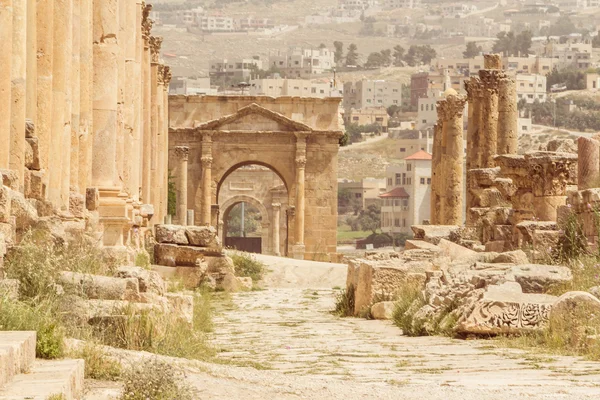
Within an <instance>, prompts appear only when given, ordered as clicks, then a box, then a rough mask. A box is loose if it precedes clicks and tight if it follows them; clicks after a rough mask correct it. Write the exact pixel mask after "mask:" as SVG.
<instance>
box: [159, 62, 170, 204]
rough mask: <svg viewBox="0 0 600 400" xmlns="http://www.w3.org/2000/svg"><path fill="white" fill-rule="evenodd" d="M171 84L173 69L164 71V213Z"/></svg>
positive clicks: (166, 197)
mask: <svg viewBox="0 0 600 400" xmlns="http://www.w3.org/2000/svg"><path fill="white" fill-rule="evenodd" d="M170 83H171V68H170V67H168V66H166V65H165V67H164V69H163V101H162V107H163V111H162V121H163V123H162V154H163V160H162V168H161V171H162V179H161V183H162V188H163V191H162V198H163V200H164V206H163V208H164V211H165V213H166V212H167V208H168V202H167V199H168V197H169V84H170Z"/></svg>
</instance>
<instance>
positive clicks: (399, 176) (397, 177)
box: [396, 174, 402, 185]
mask: <svg viewBox="0 0 600 400" xmlns="http://www.w3.org/2000/svg"><path fill="white" fill-rule="evenodd" d="M400 184H402V174H396V185H400Z"/></svg>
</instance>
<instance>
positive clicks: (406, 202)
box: [402, 199, 408, 207]
mask: <svg viewBox="0 0 600 400" xmlns="http://www.w3.org/2000/svg"><path fill="white" fill-rule="evenodd" d="M402 205H403V206H404V207H408V199H402Z"/></svg>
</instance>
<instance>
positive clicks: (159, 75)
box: [156, 64, 165, 86]
mask: <svg viewBox="0 0 600 400" xmlns="http://www.w3.org/2000/svg"><path fill="white" fill-rule="evenodd" d="M156 82H157V83H158V84H159V85H163V86H164V84H165V66H164V64H158V71H157V72H156Z"/></svg>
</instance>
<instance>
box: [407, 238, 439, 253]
mask: <svg viewBox="0 0 600 400" xmlns="http://www.w3.org/2000/svg"><path fill="white" fill-rule="evenodd" d="M404 249H405V250H413V249H414V250H430V251H433V252H440V251H441V249H440V248H439V247H438V246H436V245H434V244H431V243H429V242H426V241H424V240H407V241H406V244H405V245H404Z"/></svg>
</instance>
